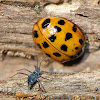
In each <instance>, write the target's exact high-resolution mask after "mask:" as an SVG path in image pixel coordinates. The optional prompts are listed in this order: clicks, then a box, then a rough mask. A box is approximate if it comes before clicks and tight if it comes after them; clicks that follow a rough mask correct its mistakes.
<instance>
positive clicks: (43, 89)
mask: <svg viewBox="0 0 100 100" xmlns="http://www.w3.org/2000/svg"><path fill="white" fill-rule="evenodd" d="M38 85H39V89H40V90H42V91H43V92H45V93H46V90H45V88H44V86H43V85H42V84H41V82H40V80H39V79H38ZM41 87H42V88H41Z"/></svg>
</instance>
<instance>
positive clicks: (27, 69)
mask: <svg viewBox="0 0 100 100" xmlns="http://www.w3.org/2000/svg"><path fill="white" fill-rule="evenodd" d="M21 70H26V71H28V72H30V73H32V72H31V71H29V70H28V69H26V68H23V69H19V70H17V71H21Z"/></svg>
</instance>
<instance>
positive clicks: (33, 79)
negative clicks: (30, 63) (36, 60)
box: [27, 66, 46, 92]
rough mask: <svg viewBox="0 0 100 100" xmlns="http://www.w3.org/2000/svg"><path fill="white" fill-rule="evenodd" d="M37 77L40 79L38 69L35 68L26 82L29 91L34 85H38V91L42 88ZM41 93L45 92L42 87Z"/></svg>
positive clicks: (37, 67)
mask: <svg viewBox="0 0 100 100" xmlns="http://www.w3.org/2000/svg"><path fill="white" fill-rule="evenodd" d="M39 77H41V71H40V67H39V66H36V67H35V71H34V72H33V73H32V74H30V75H29V76H28V80H27V82H28V87H29V89H32V88H33V87H34V86H35V85H36V83H38V84H39V89H41V88H40V85H41V86H42V84H41V82H40V80H39ZM42 91H43V92H46V90H45V88H44V87H43V86H42Z"/></svg>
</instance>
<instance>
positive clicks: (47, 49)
mask: <svg viewBox="0 0 100 100" xmlns="http://www.w3.org/2000/svg"><path fill="white" fill-rule="evenodd" d="M32 33H33V34H32V36H33V40H34V41H35V43H36V44H37V46H38V47H39V48H40V49H41V50H42V51H43V52H44V53H45V54H46V55H47V56H49V57H51V58H52V59H54V60H56V61H59V62H64V61H69V60H72V59H73V58H77V57H79V56H80V55H81V54H82V52H83V49H82V48H83V47H84V44H85V37H84V35H83V33H82V32H81V31H80V29H79V28H78V27H77V26H76V25H75V24H73V23H72V22H70V21H68V20H66V19H64V18H61V17H45V18H41V19H39V20H38V21H37V22H36V23H35V24H34V27H33V32H32Z"/></svg>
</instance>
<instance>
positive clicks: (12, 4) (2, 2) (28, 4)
mask: <svg viewBox="0 0 100 100" xmlns="http://www.w3.org/2000/svg"><path fill="white" fill-rule="evenodd" d="M0 3H1V4H5V5H11V6H19V7H31V8H34V6H33V4H31V3H28V2H20V1H14V2H13V1H1V2H0Z"/></svg>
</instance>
